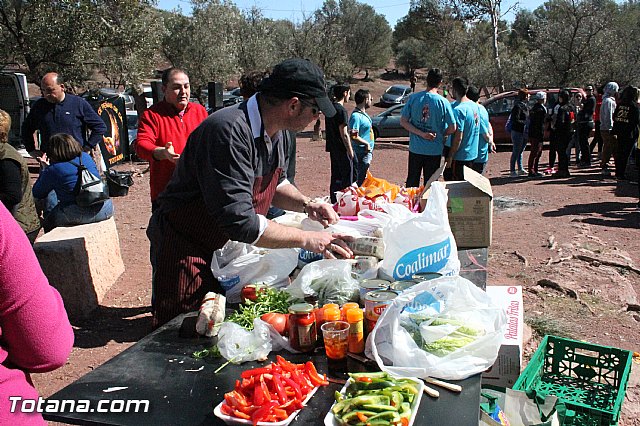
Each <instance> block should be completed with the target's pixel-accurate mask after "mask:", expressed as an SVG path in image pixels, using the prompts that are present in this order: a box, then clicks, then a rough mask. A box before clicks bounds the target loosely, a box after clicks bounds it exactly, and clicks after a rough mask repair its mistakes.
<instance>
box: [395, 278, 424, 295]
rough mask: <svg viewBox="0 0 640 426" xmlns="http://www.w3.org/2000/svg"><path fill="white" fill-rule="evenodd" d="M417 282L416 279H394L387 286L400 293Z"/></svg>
mask: <svg viewBox="0 0 640 426" xmlns="http://www.w3.org/2000/svg"><path fill="white" fill-rule="evenodd" d="M418 282H419V281H416V280H404V281H394V282H392V283H391V285H390V286H389V289H391V290H393V291H396V292H398V293H402V292H403V291H405V290H406V289H408V288H411V287H413V286H414V285H416V284H418Z"/></svg>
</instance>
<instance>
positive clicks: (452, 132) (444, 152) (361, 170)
mask: <svg viewBox="0 0 640 426" xmlns="http://www.w3.org/2000/svg"><path fill="white" fill-rule="evenodd" d="M442 81H443V75H442V71H440V70H439V69H437V68H433V69H431V70H429V72H428V74H427V76H426V82H427V88H426V90H424V91H420V92H418V93H414V94H412V95H411V96H410V97H409V99H408V100H407V102H406V104H405V105H404V107H403V108H402V116H401V119H400V124H401V125H402V126H403V127H404V128H405V129H407V131H408V132H409V135H410V136H409V158H408V171H407V179H406V186H407V187H417V186H419V185H420V178H421V176H422V179H423V183H424V182H426V181H427V180H428V179H429V178H430V177H431V175H433V173H435V172H436V170H438V168H439V167H441V164H442V161H443V158H444V161H445V164H446V168H445V172H444V175H445V179H449V180H460V179H463V168H464V166H467V167H470V168H472V169H474V170H476V171H477V172H479V173H482V172H483V171H484V168H485V166H486V163H487V160H488V155H489V151H490V150H495V145H494V144H493V129H492V128H491V124H490V123H489V114H488V113H487V110H486V109H485V108H484V107H483V106H482V105H480V104H479V103H478V100H479V99H480V90H479V89H478V88H476V87H474V86H471V85H470V84H469V81H468V80H467V79H466V78H464V77H458V78H455V79H454V80H453V82H452V92H453V96H454V98H455V102H453V103H451V102H449V100H447V99H446V98H445V97H444V96H442V95H440V93H439V90H440V86H441V84H442ZM350 93H351V92H350V87H349V86H348V85H343V84H338V85H335V86H334V87H333V88H332V96H333V99H334V107H335V109H336V111H337V114H336V115H335V116H334V117H333V118H330V119H327V120H326V130H327V131H326V134H327V136H326V137H327V142H326V150H327V151H328V152H329V154H330V158H331V180H330V185H329V192H330V196H331V201H332V202H335V200H336V198H335V197H336V195H335V194H336V191H339V190H342V189H344V188H346V187H348V186H349V185H351V184H352V183H353V182H356V183H357V184H358V185H361V184H362V181H364V179H365V177H366V173H367V170H368V168H369V165H370V164H371V158H372V155H371V154H372V151H373V147H374V139H373V130H372V128H371V126H372V122H371V118H370V117H369V116H368V115H367V114H366V109H368V108H369V107H370V106H371V94H370V93H369V92H368V91H367V90H364V89H360V90H358V91H357V92H356V94H355V97H354V98H355V102H356V108H355V109H354V111H353V113H352V114H351V117H350V118H349V119H347V117H348V114H347V111H346V109H345V108H344V104H345V102H347V101H348V100H349V99H350Z"/></svg>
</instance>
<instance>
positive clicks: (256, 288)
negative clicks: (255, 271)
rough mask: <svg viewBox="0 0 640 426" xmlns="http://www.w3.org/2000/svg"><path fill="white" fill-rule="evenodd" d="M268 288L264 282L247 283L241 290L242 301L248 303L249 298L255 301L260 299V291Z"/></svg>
mask: <svg viewBox="0 0 640 426" xmlns="http://www.w3.org/2000/svg"><path fill="white" fill-rule="evenodd" d="M264 289H266V286H264V285H262V284H245V285H244V287H242V290H241V291H240V300H242V303H246V302H247V300H251V301H252V302H255V301H256V300H258V292H260V291H262V290H264Z"/></svg>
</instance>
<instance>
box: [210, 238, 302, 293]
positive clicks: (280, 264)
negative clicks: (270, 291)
mask: <svg viewBox="0 0 640 426" xmlns="http://www.w3.org/2000/svg"><path fill="white" fill-rule="evenodd" d="M297 264H298V252H297V251H296V249H266V248H260V247H255V246H252V245H251V244H247V243H240V242H237V241H228V242H227V244H225V246H224V247H222V248H221V249H219V250H216V251H215V252H214V253H213V259H212V260H211V270H212V272H213V276H214V277H216V279H218V281H220V284H221V285H222V288H223V289H224V290H225V296H226V297H227V301H228V302H229V303H240V291H241V290H242V286H244V285H245V284H253V283H264V284H266V285H268V286H270V287H277V288H281V287H285V286H287V285H288V284H289V274H290V273H291V272H292V271H293V270H294V269H295V268H296V266H297Z"/></svg>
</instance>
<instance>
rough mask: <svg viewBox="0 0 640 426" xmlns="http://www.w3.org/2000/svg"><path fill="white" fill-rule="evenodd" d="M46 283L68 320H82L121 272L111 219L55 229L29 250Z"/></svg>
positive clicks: (118, 249)
mask: <svg viewBox="0 0 640 426" xmlns="http://www.w3.org/2000/svg"><path fill="white" fill-rule="evenodd" d="M33 249H34V251H35V253H36V256H37V257H38V261H39V262H40V266H41V267H42V270H43V271H44V274H45V275H46V276H47V278H48V279H49V283H50V284H51V285H52V286H53V287H55V288H56V289H57V290H58V291H59V292H60V295H61V296H62V300H63V301H64V305H65V308H66V309H67V314H68V315H69V318H70V319H74V320H76V319H81V318H84V317H86V316H87V315H89V314H90V313H91V311H93V310H94V309H96V308H97V307H98V305H99V304H100V303H101V302H102V299H103V297H104V295H105V294H106V293H107V291H108V290H109V289H110V288H111V286H112V285H113V284H114V283H115V282H116V280H117V279H118V277H119V276H120V275H121V274H122V273H123V272H124V263H123V262H122V256H121V254H120V241H119V239H118V231H117V229H116V223H115V220H114V219H113V218H111V219H109V220H105V221H103V222H99V223H92V224H88V225H78V226H73V227H69V228H63V227H61V228H55V229H54V230H52V231H51V232H49V233H47V234H44V235H43V236H41V237H40V238H38V239H37V240H36V242H35V244H34V246H33Z"/></svg>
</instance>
